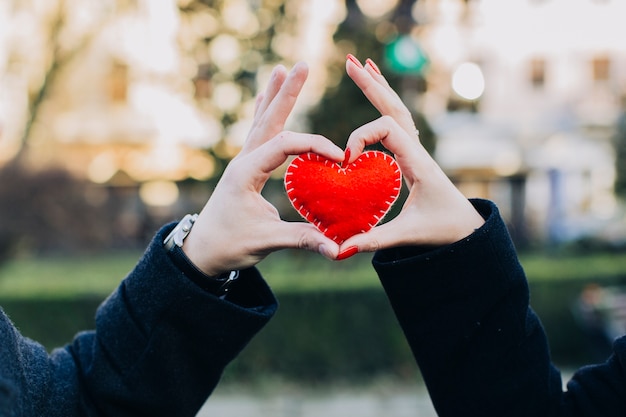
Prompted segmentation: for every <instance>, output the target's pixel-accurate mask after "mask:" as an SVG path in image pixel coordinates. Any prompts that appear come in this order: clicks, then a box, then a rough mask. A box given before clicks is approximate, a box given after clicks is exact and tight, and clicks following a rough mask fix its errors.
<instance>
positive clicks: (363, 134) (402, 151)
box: [346, 116, 421, 167]
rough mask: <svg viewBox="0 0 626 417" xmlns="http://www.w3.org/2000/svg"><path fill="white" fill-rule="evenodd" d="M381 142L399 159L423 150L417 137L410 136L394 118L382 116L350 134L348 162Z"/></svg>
mask: <svg viewBox="0 0 626 417" xmlns="http://www.w3.org/2000/svg"><path fill="white" fill-rule="evenodd" d="M379 142H380V143H382V145H383V146H384V147H385V148H387V149H388V150H390V151H391V152H393V154H394V155H395V156H396V158H399V159H403V158H408V157H410V156H412V155H414V154H415V153H416V151H417V150H419V149H421V145H419V141H418V139H417V136H411V135H409V134H408V133H407V132H406V131H405V130H404V129H403V128H402V127H400V125H399V124H398V123H397V122H396V121H395V119H393V118H392V117H390V116H381V117H379V118H378V119H376V120H374V121H371V122H369V123H366V124H364V125H363V126H361V127H359V128H357V129H356V130H354V131H353V132H352V133H351V134H350V136H349V137H348V141H347V143H346V152H348V150H350V158H349V160H348V162H351V161H352V160H354V159H356V158H357V157H358V156H359V155H360V154H361V152H363V149H365V147H366V146H368V145H373V144H376V143H379ZM416 143H417V144H418V145H419V146H416ZM398 162H399V163H400V161H398ZM400 166H401V167H402V164H401V165H400Z"/></svg>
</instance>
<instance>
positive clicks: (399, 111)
mask: <svg viewBox="0 0 626 417" xmlns="http://www.w3.org/2000/svg"><path fill="white" fill-rule="evenodd" d="M348 58H349V59H348V60H347V62H346V71H347V73H348V75H349V76H350V78H352V80H353V81H354V82H355V83H356V84H357V86H359V88H360V89H361V90H362V91H363V93H364V94H365V96H366V97H367V98H368V100H369V101H370V102H371V103H372V104H373V105H374V107H376V108H377V109H378V111H380V113H381V114H382V117H380V118H379V119H377V120H375V121H373V122H370V123H368V124H366V125H364V126H361V127H360V128H358V129H356V130H355V131H354V132H353V133H352V134H351V135H350V137H349V138H348V143H347V146H346V148H347V149H350V154H351V158H350V162H351V161H352V160H354V159H356V158H357V157H358V156H359V155H360V154H361V152H362V151H363V149H364V147H365V146H366V145H371V144H374V143H378V142H380V143H381V144H382V145H383V146H385V148H387V149H389V150H390V151H391V152H393V153H394V156H395V158H396V160H397V161H398V164H399V165H400V169H401V170H402V175H403V177H404V180H405V182H406V185H407V187H408V188H409V195H408V197H407V199H406V201H405V203H404V206H403V207H402V210H401V212H400V214H399V215H398V216H397V217H396V218H395V219H393V220H391V221H389V222H388V223H385V224H383V225H380V226H377V227H375V228H373V229H372V230H370V231H369V232H367V233H363V234H360V235H356V236H353V237H351V238H350V239H348V240H347V241H345V242H344V243H343V244H342V245H341V254H342V255H340V258H342V257H345V254H346V253H352V254H353V253H356V251H359V252H372V251H376V250H378V249H383V248H389V247H393V246H404V245H445V244H449V243H453V242H456V241H458V240H461V239H463V238H464V237H466V236H468V235H470V234H471V233H472V232H473V231H474V230H475V229H477V228H479V227H480V226H481V225H482V224H483V223H484V219H483V218H482V217H481V216H480V214H478V212H477V211H476V210H475V209H474V207H473V206H472V205H471V203H470V202H469V201H468V199H467V198H466V197H465V196H463V194H461V192H460V191H459V190H458V189H457V188H456V187H455V186H454V184H452V182H451V181H450V179H449V178H448V177H447V176H446V175H445V173H444V172H443V171H442V169H441V168H440V167H439V166H438V165H437V163H436V162H435V161H434V160H433V159H432V157H431V156H430V155H429V154H428V152H427V151H426V149H424V147H423V146H422V145H421V143H420V141H419V136H418V133H417V131H416V130H415V125H414V123H413V119H412V117H411V113H410V111H409V110H408V109H407V108H406V106H405V105H404V104H403V103H402V100H401V99H400V97H399V96H398V95H397V94H396V93H395V91H393V89H392V88H391V87H390V86H389V84H388V83H387V80H386V79H385V77H383V76H382V75H381V73H380V71H379V70H378V67H377V66H376V64H374V63H373V62H372V61H371V60H368V61H367V62H366V65H365V66H363V65H361V64H360V63H359V61H357V60H356V58H354V57H353V56H349V57H348Z"/></svg>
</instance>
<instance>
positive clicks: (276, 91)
mask: <svg viewBox="0 0 626 417" xmlns="http://www.w3.org/2000/svg"><path fill="white" fill-rule="evenodd" d="M277 75H278V76H279V78H278V80H277V81H276V85H273V84H272V85H270V86H268V91H267V92H266V94H265V95H264V98H263V99H262V101H261V103H260V104H259V105H258V106H257V113H256V114H255V117H254V123H253V126H252V130H251V133H250V136H249V137H248V140H247V141H246V146H247V147H251V148H256V147H258V146H260V145H261V144H263V143H265V142H266V141H268V140H270V139H271V138H273V137H274V136H275V135H277V134H278V133H279V132H280V131H282V130H283V129H284V127H285V123H286V122H287V118H288V117H289V115H290V114H291V111H292V110H293V107H294V106H295V104H296V100H297V99H298V95H299V94H300V91H302V87H303V86H304V82H305V81H306V78H307V75H308V67H307V65H306V64H305V63H304V62H299V63H297V64H296V65H295V66H294V67H293V68H292V69H291V71H290V72H289V74H287V75H286V78H284V79H283V80H281V79H280V76H281V75H282V76H283V77H284V75H283V74H281V73H280V72H278V73H277Z"/></svg>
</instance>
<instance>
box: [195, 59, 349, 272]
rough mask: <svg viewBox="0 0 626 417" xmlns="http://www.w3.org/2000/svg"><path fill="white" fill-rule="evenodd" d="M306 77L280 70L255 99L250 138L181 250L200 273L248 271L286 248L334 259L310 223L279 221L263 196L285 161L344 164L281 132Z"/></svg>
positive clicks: (333, 250) (324, 148)
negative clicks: (319, 158) (317, 159)
mask: <svg viewBox="0 0 626 417" xmlns="http://www.w3.org/2000/svg"><path fill="white" fill-rule="evenodd" d="M307 74H308V68H307V66H306V65H305V64H303V63H299V64H297V65H295V66H294V68H293V69H292V70H291V72H290V73H289V74H287V72H286V70H285V68H284V67H282V66H278V67H276V68H275V69H274V71H273V73H272V76H271V78H270V81H269V84H268V86H267V88H266V90H265V93H263V94H260V95H259V96H258V97H257V101H256V110H255V116H254V120H253V124H252V128H251V130H250V133H249V135H248V138H247V139H246V142H245V144H244V146H243V148H242V150H241V152H240V153H239V154H238V155H237V156H236V157H235V158H233V160H232V161H231V162H230V164H229V165H228V167H226V170H225V171H224V174H223V175H222V177H221V178H220V181H219V182H218V184H217V186H216V188H215V191H214V192H213V195H212V196H211V198H210V199H209V201H208V202H207V204H206V205H205V207H204V208H203V210H202V211H201V213H200V215H199V217H198V220H197V221H196V223H195V225H194V227H193V229H192V230H191V233H190V234H189V236H188V237H187V239H186V240H185V243H184V245H183V250H184V251H185V253H186V255H187V256H188V257H189V259H190V260H191V261H192V262H193V263H194V264H195V265H196V266H197V267H198V268H200V269H201V270H202V271H203V272H204V273H206V274H208V275H218V274H220V273H222V272H226V271H230V270H235V269H243V268H247V267H250V266H252V265H255V264H256V263H258V262H259V261H261V260H262V259H263V258H265V257H266V256H267V255H268V254H270V253H271V252H273V251H276V250H279V249H285V248H301V249H308V250H311V251H315V252H319V253H321V254H322V255H324V256H326V257H327V258H329V259H334V258H335V257H336V256H337V253H338V251H339V247H338V245H337V244H336V243H335V242H333V241H332V240H330V239H328V238H327V237H325V236H324V235H323V234H322V233H320V232H319V231H318V230H317V229H316V228H315V226H313V225H311V224H309V223H304V222H297V223H296V222H294V223H289V222H284V221H282V220H281V219H280V217H279V214H278V211H277V210H276V208H275V207H274V206H272V205H271V204H270V203H269V202H268V201H267V200H265V198H263V196H262V195H261V190H262V189H263V186H264V185H265V183H266V182H267V180H268V178H269V176H270V174H271V173H272V171H273V170H275V169H276V168H278V167H279V166H280V165H281V164H283V163H284V162H285V161H286V160H287V158H288V156H289V155H298V154H301V153H305V152H315V153H318V154H320V155H324V156H325V157H327V158H329V159H331V160H334V161H337V162H340V161H342V160H343V158H344V152H343V151H342V150H341V149H339V148H338V147H337V146H336V145H334V144H333V143H332V142H331V141H329V140H328V139H325V138H324V137H322V136H318V135H309V134H302V133H294V132H286V131H283V128H284V125H285V122H286V120H287V117H288V116H289V114H290V113H291V111H292V109H293V107H294V105H295V102H296V99H297V98H298V95H299V93H300V91H301V89H302V86H303V84H304V82H305V80H306V78H307Z"/></svg>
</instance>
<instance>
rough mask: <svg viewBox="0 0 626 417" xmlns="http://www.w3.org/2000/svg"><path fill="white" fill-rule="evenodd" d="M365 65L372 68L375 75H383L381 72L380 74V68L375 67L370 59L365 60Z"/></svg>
mask: <svg viewBox="0 0 626 417" xmlns="http://www.w3.org/2000/svg"><path fill="white" fill-rule="evenodd" d="M365 63H366V64H368V65H369V66H370V67H372V69H373V70H374V71H376V73H377V74H378V75H383V73H382V72H380V68H378V65H376V63H375V62H374V61H372V60H371V59H369V58H367V59H366V60H365Z"/></svg>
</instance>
